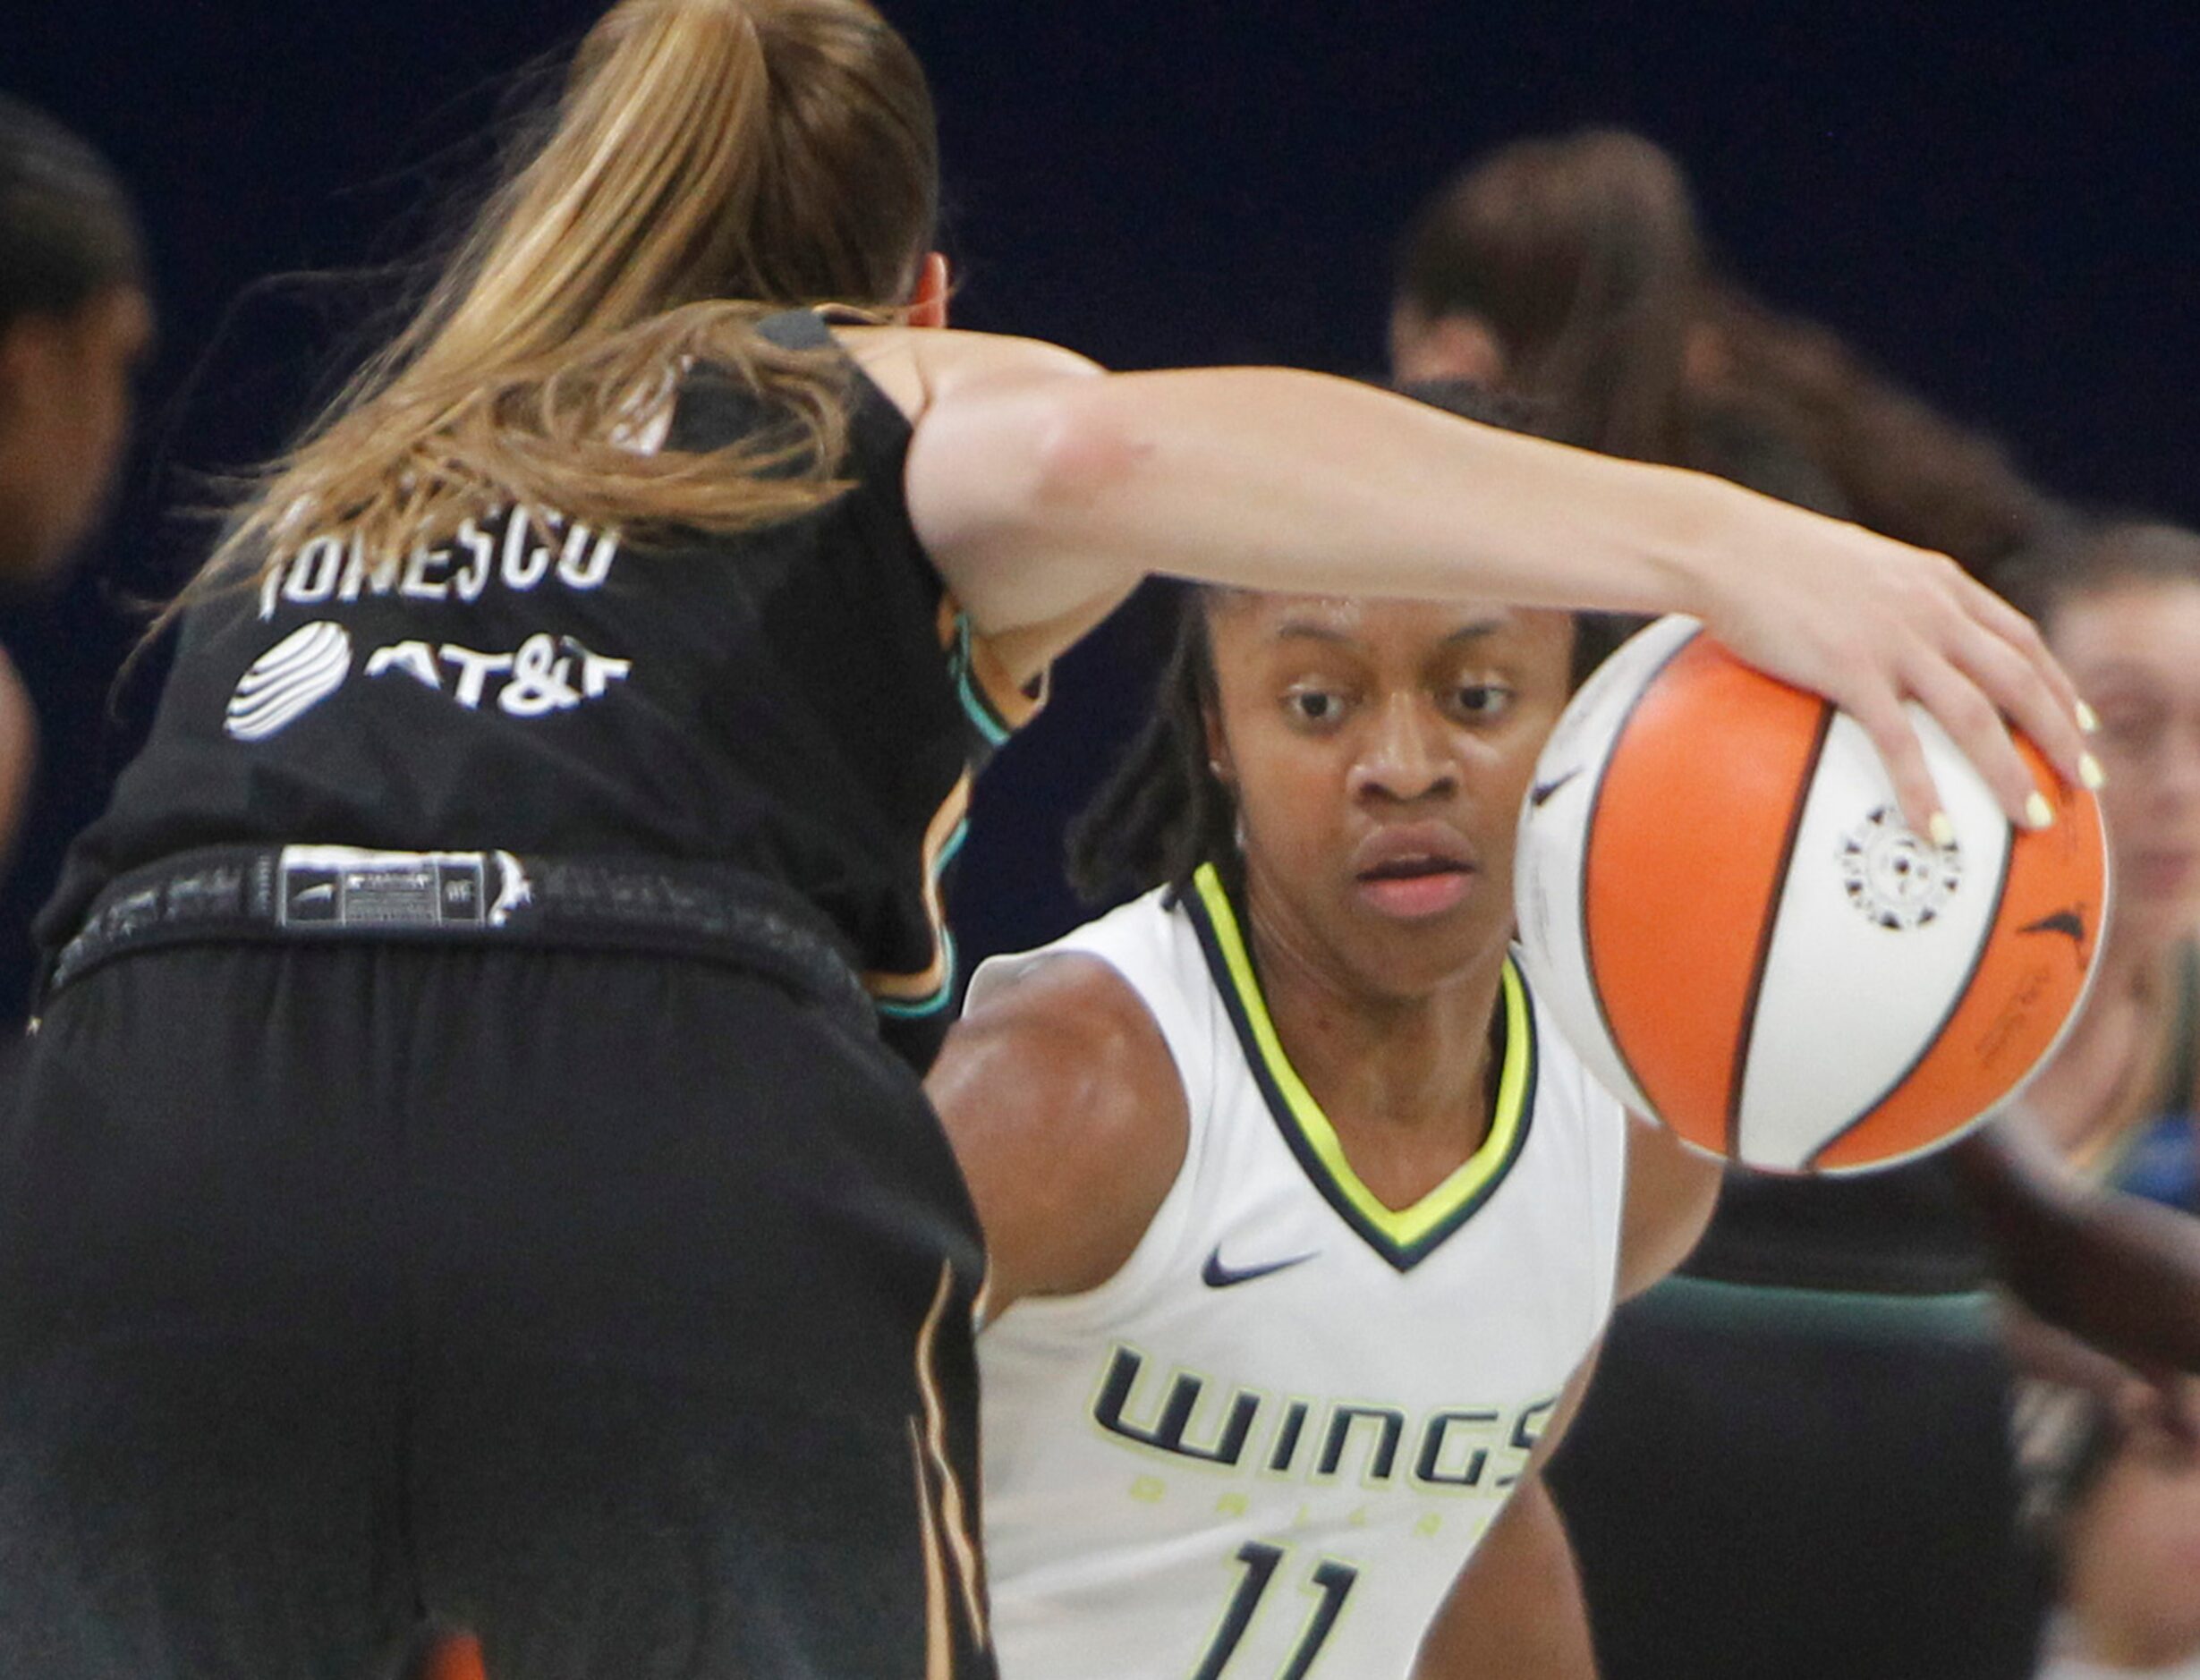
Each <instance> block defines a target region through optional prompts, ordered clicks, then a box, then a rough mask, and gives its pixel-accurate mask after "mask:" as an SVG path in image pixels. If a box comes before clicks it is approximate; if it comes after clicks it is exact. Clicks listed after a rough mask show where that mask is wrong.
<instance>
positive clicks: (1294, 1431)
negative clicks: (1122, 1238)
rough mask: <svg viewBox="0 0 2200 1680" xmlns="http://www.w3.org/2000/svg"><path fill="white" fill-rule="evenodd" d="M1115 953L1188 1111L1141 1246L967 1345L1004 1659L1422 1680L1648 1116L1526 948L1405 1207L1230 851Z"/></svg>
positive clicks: (1578, 1314)
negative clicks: (1491, 1049)
mask: <svg viewBox="0 0 2200 1680" xmlns="http://www.w3.org/2000/svg"><path fill="white" fill-rule="evenodd" d="M1066 952H1078V953H1083V954H1087V955H1093V956H1098V957H1100V958H1102V959H1104V960H1105V961H1106V962H1108V963H1110V964H1111V965H1112V966H1113V967H1114V968H1115V969H1116V971H1117V972H1118V973H1119V974H1120V975H1121V976H1122V977H1123V979H1124V980H1126V981H1127V982H1128V983H1129V984H1130V986H1131V987H1132V988H1133V989H1134V991H1136V992H1137V994H1138V996H1139V997H1140V998H1141V999H1142V1001H1143V1002H1144V1004H1145V1005H1146V1007H1147V1009H1148V1010H1150V1011H1151V1014H1152V1015H1153V1018H1154V1020H1155V1022H1157V1023H1158V1024H1159V1027H1160V1030H1161V1031H1162V1033H1163V1035H1164V1036H1165V1037H1166V1039H1168V1048H1169V1049H1170V1051H1171V1053H1172V1054H1173V1055H1174V1056H1175V1058H1176V1068H1177V1071H1178V1073H1180V1074H1181V1075H1182V1077H1183V1080H1184V1089H1185V1099H1186V1101H1187V1105H1188V1107H1189V1109H1190V1115H1191V1129H1190V1136H1189V1140H1188V1147H1187V1150H1186V1152H1185V1161H1184V1166H1183V1168H1182V1170H1181V1171H1180V1172H1179V1173H1178V1175H1177V1177H1176V1183H1175V1184H1174V1185H1173V1186H1172V1187H1171V1188H1170V1190H1169V1192H1168V1195H1167V1196H1166V1198H1165V1199H1164V1200H1163V1201H1162V1203H1161V1206H1160V1209H1159V1211H1158V1212H1157V1213H1156V1214H1155V1215H1154V1218H1153V1221H1152V1223H1151V1226H1148V1228H1147V1230H1146V1233H1145V1235H1144V1237H1143V1238H1142V1240H1141V1241H1140V1243H1138V1245H1137V1248H1136V1250H1135V1251H1134V1253H1133V1254H1132V1256H1131V1258H1130V1260H1129V1261H1128V1262H1127V1263H1126V1264H1125V1266H1124V1267H1123V1268H1122V1269H1121V1270H1120V1271H1119V1272H1118V1273H1117V1275H1116V1276H1115V1277H1112V1278H1110V1279H1109V1280H1108V1282H1107V1283H1106V1284H1104V1285H1101V1286H1100V1288H1098V1289H1095V1290H1092V1291H1091V1292H1090V1293H1088V1294H1082V1295H1075V1296H1055V1297H1032V1298H1028V1299H1025V1300H1024V1301H1020V1302H1015V1303H1014V1304H1013V1305H1011V1306H1010V1307H1009V1308H1008V1309H1007V1311H1005V1312H1004V1313H1003V1314H1002V1315H1001V1317H1000V1318H999V1319H998V1320H997V1321H996V1322H994V1323H992V1324H991V1325H990V1326H988V1327H987V1328H985V1330H984V1331H983V1333H982V1334H981V1336H980V1337H979V1340H978V1353H979V1365H980V1371H981V1379H982V1381H981V1393H982V1396H983V1416H984V1435H983V1441H984V1472H985V1533H986V1547H987V1562H988V1570H989V1573H990V1577H991V1582H992V1596H993V1615H994V1630H995V1634H996V1638H997V1641H998V1647H999V1651H1000V1660H1001V1673H1002V1676H1003V1680H1392V1677H1399V1680H1402V1676H1405V1675H1406V1673H1407V1671H1408V1669H1409V1668H1410V1667H1412V1664H1413V1659H1414V1651H1415V1649H1416V1647H1417V1646H1418V1644H1419V1642H1420V1639H1421V1635H1422V1633H1423V1629H1424V1628H1425V1627H1426V1625H1428V1623H1429V1621H1430V1619H1431V1617H1432V1616H1433V1615H1434V1614H1435V1612H1436V1610H1437V1608H1438V1607H1439V1605H1440V1602H1441V1601H1442V1599H1443V1597H1444V1595H1445V1593H1446V1591H1448V1589H1449V1587H1450V1585H1451V1583H1452V1582H1453V1580H1454V1579H1455V1578H1456V1577H1457V1574H1458V1573H1459V1570H1460V1568H1461V1566H1462V1565H1464V1563H1465V1560H1466V1558H1467V1556H1468V1554H1469V1553H1471V1552H1472V1551H1473V1550H1474V1545H1475V1542H1476V1541H1477V1540H1479V1539H1480V1538H1481V1536H1482V1532H1483V1531H1484V1530H1485V1529H1486V1528H1487V1527H1488V1526H1489V1524H1490V1522H1491V1518H1492V1517H1494V1516H1495V1515H1496V1514H1497V1512H1498V1510H1499V1507H1500V1506H1502V1505H1503V1504H1504V1502H1505V1499H1506V1498H1507V1495H1508V1492H1509V1490H1510V1489H1512V1487H1513V1486H1514V1484H1515V1483H1516V1481H1517V1480H1518V1479H1519V1476H1520V1473H1521V1471H1522V1468H1523V1466H1524V1465H1525V1464H1526V1462H1527V1458H1528V1455H1529V1452H1530V1450H1531V1449H1532V1448H1533V1447H1534V1445H1535V1443H1536V1441H1537V1439H1538V1438H1539V1437H1540V1435H1541V1433H1542V1430H1543V1428H1544V1426H1545V1424H1546V1423H1547V1422H1548V1421H1549V1420H1550V1414H1551V1412H1552V1409H1553V1407H1554V1406H1555V1404H1556V1403H1557V1401H1558V1399H1559V1393H1560V1391H1561V1390H1562V1389H1563V1388H1564V1387H1565V1385H1566V1382H1567V1378H1568V1377H1569V1376H1570V1375H1571V1374H1572V1373H1573V1371H1574V1370H1575V1369H1576V1366H1577V1365H1578V1364H1579V1363H1580V1362H1581V1360H1582V1358H1583V1357H1584V1354H1585V1353H1587V1352H1588V1350H1589V1348H1590V1346H1591V1345H1592V1344H1593V1342H1594V1340H1595V1338H1596V1337H1597V1336H1598V1335H1599V1333H1600V1332H1601V1329H1602V1328H1603V1325H1604V1321H1605V1319H1606V1317H1607V1315H1608V1314H1609V1312H1610V1308H1611V1303H1612V1295H1613V1287H1614V1280H1615V1273H1616V1268H1617V1263H1618V1243H1619V1219H1620V1202H1621V1190H1622V1184H1623V1181H1624V1178H1625V1165H1626V1163H1625V1155H1626V1147H1627V1144H1626V1135H1627V1122H1626V1118H1625V1116H1624V1115H1623V1113H1622V1111H1621V1109H1620V1107H1619V1106H1618V1103H1617V1102H1616V1101H1615V1100H1614V1099H1612V1098H1611V1097H1610V1096H1608V1095H1607V1094H1606V1093H1605V1092H1604V1091H1603V1090H1601V1088H1600V1087H1598V1086H1597V1085H1595V1084H1594V1083H1593V1082H1592V1081H1591V1079H1590V1077H1589V1075H1588V1073H1586V1072H1585V1071H1584V1069H1583V1067H1582V1065H1581V1064H1580V1063H1579V1062H1578V1061H1577V1060H1576V1058H1575V1056H1574V1055H1573V1053H1572V1052H1571V1051H1570V1050H1568V1049H1567V1048H1566V1047H1565V1046H1564V1045H1563V1044H1562V1043H1561V1042H1560V1041H1559V1038H1558V1036H1557V1034H1556V1033H1555V1032H1554V1031H1551V1030H1550V1029H1549V1028H1548V1027H1547V1026H1546V1025H1545V1023H1544V1022H1543V1020H1542V1015H1541V1012H1540V1011H1538V1010H1537V1009H1536V1008H1535V1006H1534V1005H1533V1002H1532V1001H1531V999H1530V998H1529V997H1528V996H1527V993H1526V990H1525V986H1524V985H1523V983H1522V981H1521V980H1520V978H1519V975H1518V973H1517V972H1516V970H1515V969H1514V967H1513V966H1512V964H1511V963H1509V962H1508V963H1507V966H1506V971H1505V980H1504V988H1503V1010H1504V1017H1505V1018H1504V1022H1503V1026H1504V1048H1503V1064H1502V1071H1501V1074H1500V1078H1499V1091H1498V1100H1497V1105H1496V1111H1495V1114H1494V1116H1493V1122H1492V1124H1491V1131H1490V1135H1489V1140H1488V1141H1487V1142H1486V1143H1485V1144H1484V1145H1483V1146H1482V1149H1481V1150H1479V1151H1478V1152H1477V1153H1476V1154H1475V1156H1474V1158H1473V1159H1471V1160H1469V1161H1468V1162H1466V1164H1465V1165H1464V1166H1463V1167H1460V1168H1459V1169H1458V1171H1457V1172H1456V1173H1454V1174H1453V1175H1451V1177H1450V1178H1448V1180H1447V1181H1446V1182H1445V1183H1444V1184H1442V1185H1440V1187H1439V1188H1437V1189H1436V1190H1435V1191H1433V1192H1431V1193H1430V1194H1429V1195H1428V1196H1427V1197H1426V1198H1425V1199H1423V1201H1420V1202H1418V1203H1417V1204H1415V1205H1414V1206H1413V1207H1411V1208H1407V1209H1402V1210H1396V1211H1394V1210H1391V1209H1387V1208H1385V1207H1384V1206H1383V1205H1382V1204H1381V1203H1380V1202H1379V1201H1376V1200H1375V1198H1374V1197H1373V1196H1372V1194H1371V1193H1370V1192H1368V1190H1367V1189H1366V1187H1365V1186H1364V1185H1363V1184H1361V1182H1360V1181H1359V1179H1358V1178H1357V1177H1356V1176H1355V1175H1354V1173H1353V1171H1352V1169H1351V1167H1350V1166H1349V1165H1348V1164H1347V1163H1346V1160H1345V1158H1344V1156H1343V1153H1342V1151H1341V1150H1340V1149H1339V1148H1338V1141H1337V1138H1336V1134H1335V1133H1334V1132H1333V1131H1332V1130H1331V1129H1330V1127H1329V1123H1328V1121H1327V1120H1326V1119H1325V1118H1324V1117H1323V1116H1322V1114H1321V1109H1320V1108H1319V1107H1318V1106H1317V1105H1316V1104H1315V1103H1314V1101H1313V1099H1312V1097H1311V1096H1310V1095H1309V1093H1308V1092H1307V1090H1305V1088H1304V1085H1302V1084H1301V1083H1300V1082H1299V1080H1298V1078H1297V1076H1296V1075H1295V1073H1293V1072H1292V1069H1291V1066H1290V1064H1289V1063H1288V1061H1287V1060H1286V1059H1285V1057H1284V1055H1283V1052H1282V1049H1281V1048H1280V1046H1279V1045H1278V1042H1277V1039H1276V1036H1275V1031H1274V1029H1273V1027H1272V1025H1271V1023H1270V1021H1269V1017H1268V1012H1267V1008H1266V1006H1265V1005H1264V1004H1263V1003H1262V1001H1261V995H1260V992H1259V990H1258V989H1257V987H1256V986H1255V984H1254V981H1253V970H1252V967H1251V965H1250V963H1248V962H1247V960H1246V955H1245V951H1244V943H1243V940H1242V938H1241V936H1240V934H1239V931H1238V929H1237V926H1236V920H1235V918H1234V916H1233V915H1232V913H1231V910H1230V906H1229V903H1228V900H1227V895H1225V894H1224V893H1223V892H1222V890H1221V888H1220V887H1219V883H1218V882H1217V881H1216V880H1215V879H1214V878H1213V875H1212V872H1211V871H1206V870H1203V871H1202V874H1201V878H1200V879H1199V882H1198V887H1197V891H1196V893H1195V894H1193V895H1187V897H1186V898H1185V900H1184V902H1182V903H1173V902H1172V901H1170V900H1169V899H1168V898H1166V897H1165V896H1164V895H1161V894H1158V893H1157V894H1151V895H1148V896H1146V897H1144V898H1142V899H1139V900H1138V901H1137V902H1135V903H1134V904H1128V905H1125V907H1124V908H1122V909H1121V910H1118V911H1117V912H1114V913H1113V914H1111V915H1108V916H1106V917H1104V918H1102V919H1101V920H1100V921H1096V922H1093V923H1092V924H1090V925H1088V926H1087V927H1084V928H1083V929H1079V930H1077V931H1076V932H1075V933H1072V934H1071V935H1069V936H1068V937H1067V938H1064V939H1062V940H1061V941H1059V942H1058V943H1057V944H1055V945H1052V946H1047V947H1046V948H1045V949H1044V950H1042V951H1040V952H1034V953H1027V954H1025V955H1022V956H1016V957H1008V958H1001V959H996V960H995V961H994V962H991V963H987V964H986V965H985V966H984V967H983V968H981V970H980V971H979V972H978V974H977V975H976V977H975V978H974V980H973V988H972V995H973V1000H974V999H976V998H977V997H981V996H982V995H983V993H984V992H985V990H986V989H987V988H988V987H989V986H990V985H993V984H997V983H998V980H1000V979H1001V978H1002V977H1003V976H1004V975H1005V974H1007V973H1008V972H1013V971H1014V970H1015V968H1017V967H1019V966H1021V965H1022V964H1024V963H1030V962H1032V961H1034V960H1037V959H1039V958H1041V957H1043V956H1046V955H1052V954H1056V953H1066Z"/></svg>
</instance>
